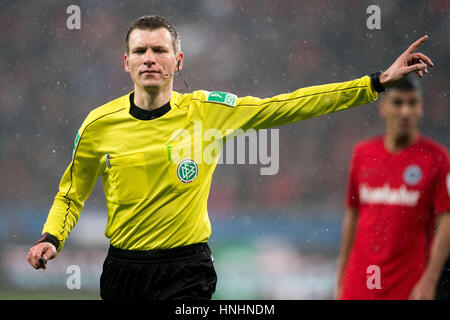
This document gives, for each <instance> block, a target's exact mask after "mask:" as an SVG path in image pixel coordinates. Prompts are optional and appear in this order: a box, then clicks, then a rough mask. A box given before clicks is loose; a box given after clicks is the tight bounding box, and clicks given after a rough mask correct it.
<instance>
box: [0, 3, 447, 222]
mask: <svg viewBox="0 0 450 320" xmlns="http://www.w3.org/2000/svg"><path fill="white" fill-rule="evenodd" d="M70 4H77V5H79V7H80V9H81V29H80V30H68V29H67V27H66V19H67V17H68V16H69V15H68V14H67V13H66V8H67V7H68V6H69V5H70ZM370 4H372V3H370V1H356V0H352V1H323V0H321V1H294V0H283V1H256V0H253V1H238V0H232V1H219V0H214V1H213V0H204V1H197V0H194V1H187V0H186V1H122V2H120V1H115V2H108V1H106V0H105V1H71V2H69V1H39V2H38V1H20V2H18V1H12V0H11V1H2V2H1V4H0V48H1V49H0V73H1V75H2V76H1V77H0V211H1V214H0V225H2V224H3V226H4V227H5V226H7V225H9V224H10V223H11V222H14V221H16V220H20V215H21V214H26V213H29V212H33V211H38V212H41V213H42V218H41V220H42V221H43V219H45V216H46V214H47V212H48V209H49V208H50V206H51V203H52V201H53V198H54V196H55V195H56V192H57V188H58V183H59V181H60V178H61V176H62V174H63V172H64V170H65V169H66V167H67V165H68V164H69V162H70V159H71V154H72V146H73V141H74V139H75V135H76V131H77V130H78V128H79V127H80V125H81V123H82V122H83V120H84V118H85V117H86V115H87V114H88V113H89V111H90V110H91V109H93V108H95V107H98V106H100V105H102V104H104V103H106V102H108V101H110V100H112V99H114V98H116V97H119V96H121V95H124V94H127V93H128V92H130V91H131V90H132V82H131V80H130V78H129V75H128V74H127V73H125V72H124V70H123V53H124V50H125V45H124V37H125V33H126V31H127V29H128V26H129V25H130V24H131V22H132V21H133V20H135V19H136V18H138V17H140V16H143V15H147V14H159V15H163V16H166V17H168V18H169V19H170V20H171V21H172V22H173V23H174V24H175V25H176V27H177V29H178V31H179V33H180V34H181V41H182V43H181V46H182V51H183V52H184V54H185V60H184V69H183V72H182V73H183V76H184V77H185V78H186V81H187V83H188V85H189V90H198V89H205V90H218V91H227V92H233V93H235V94H237V95H238V96H244V95H252V96H258V97H269V96H272V95H275V94H279V93H285V92H289V91H293V90H295V89H297V88H300V87H305V86H310V85H316V84H323V83H328V82H338V81H346V80H350V79H354V78H357V77H360V76H363V75H366V74H368V73H371V72H374V71H377V70H383V69H384V68H387V67H388V66H389V65H390V64H391V63H392V62H393V61H394V59H395V58H396V57H397V56H398V55H399V54H400V53H401V52H403V50H404V49H406V47H407V46H409V44H410V43H411V42H413V41H414V40H415V39H417V38H419V37H420V36H421V35H423V34H429V35H430V40H429V42H428V43H427V44H426V45H425V46H424V47H423V52H424V53H425V54H427V55H428V56H430V58H431V59H432V61H433V62H434V63H435V64H436V67H435V68H433V69H432V70H430V74H429V76H427V77H426V78H425V79H424V80H422V85H423V90H424V104H425V116H424V119H423V121H422V124H421V129H422V132H423V133H424V134H426V135H428V136H431V137H433V138H435V139H437V140H438V141H440V142H441V143H443V144H444V145H446V146H447V147H448V146H449V145H450V139H449V136H450V135H449V131H448V121H449V119H450V117H449V112H450V111H449V105H448V95H449V94H450V93H449V87H448V86H449V70H450V59H449V58H448V52H449V50H448V44H449V43H450V22H449V21H450V20H449V11H448V9H449V3H448V1H445V0H428V1H418V0H417V1H406V0H403V1H395V2H393V1H380V2H379V6H380V9H381V29H380V30H369V29H368V28H367V26H366V20H367V18H368V17H369V14H367V13H366V8H367V7H368V6H369V5H370ZM175 90H180V91H183V90H185V87H184V83H183V82H182V81H181V80H180V78H178V77H177V78H176V79H175ZM383 128H384V126H383V122H382V121H381V119H379V117H378V114H377V107H376V103H373V104H372V105H369V106H363V107H359V108H357V109H354V110H351V111H343V112H339V113H336V114H332V115H329V116H324V117H320V118H316V119H310V120H307V121H303V122H300V123H296V124H292V125H288V126H283V127H280V128H279V129H280V149H279V151H280V155H279V159H280V168H279V172H278V174H276V175H272V176H262V175H260V167H261V166H263V165H262V164H260V165H219V166H218V168H217V170H216V172H215V174H214V178H213V184H212V190H211V194H210V199H209V211H210V214H211V215H213V216H228V215H231V214H233V212H236V211H238V210H241V209H246V210H247V209H248V210H250V211H252V212H255V214H257V213H258V212H264V211H265V210H266V209H273V210H279V211H280V212H282V211H283V210H290V212H292V210H293V211H294V212H298V213H299V214H302V212H308V210H310V209H311V208H314V207H317V206H319V207H322V208H324V210H328V211H329V212H330V214H334V215H336V214H341V213H342V208H343V206H344V196H345V191H346V185H347V172H348V161H349V159H350V155H351V150H352V147H353V145H354V144H355V143H356V142H357V141H359V140H361V139H364V138H368V137H370V136H372V135H376V134H382V133H383ZM88 202H89V203H91V205H94V206H98V207H101V205H102V203H103V202H104V197H103V195H102V188H101V187H98V185H97V187H96V188H95V189H94V192H93V194H92V195H91V198H90V199H89V200H88ZM24 223H25V224H26V222H24Z"/></svg>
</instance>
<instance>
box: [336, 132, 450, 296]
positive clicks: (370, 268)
mask: <svg viewBox="0 0 450 320" xmlns="http://www.w3.org/2000/svg"><path fill="white" fill-rule="evenodd" d="M449 172H450V161H449V156H448V152H447V149H446V148H445V147H444V146H442V145H440V144H438V143H436V142H434V141H432V140H431V139H429V138H425V137H423V136H419V137H418V138H417V140H416V141H415V143H414V144H413V145H411V146H409V147H407V148H405V149H404V150H402V151H401V152H399V153H390V152H388V151H387V150H386V149H385V147H384V143H383V137H376V138H373V139H370V140H367V141H364V142H362V143H360V144H358V145H357V146H356V147H355V149H354V151H353V158H352V163H351V168H350V175H349V185H348V194H347V205H348V206H349V207H350V208H353V209H355V210H357V211H358V224H357V229H356V235H355V240H354V243H353V247H352V250H351V253H350V256H349V259H348V261H347V265H346V268H345V273H344V279H343V288H342V297H341V298H342V299H364V300H366V299H408V297H409V294H410V292H411V290H412V289H413V288H414V286H415V284H416V283H417V281H418V280H419V278H420V276H421V275H422V273H423V271H424V270H425V266H426V263H427V260H428V255H429V250H430V246H431V240H432V236H433V231H434V220H435V218H436V217H437V215H439V214H441V213H444V212H447V211H449V210H450V173H449ZM377 273H378V274H377ZM377 277H378V278H377Z"/></svg>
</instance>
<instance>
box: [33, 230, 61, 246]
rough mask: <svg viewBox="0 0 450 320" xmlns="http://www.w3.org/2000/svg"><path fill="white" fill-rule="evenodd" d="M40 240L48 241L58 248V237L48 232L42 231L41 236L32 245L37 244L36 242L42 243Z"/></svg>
mask: <svg viewBox="0 0 450 320" xmlns="http://www.w3.org/2000/svg"><path fill="white" fill-rule="evenodd" d="M42 242H50V243H51V244H52V245H54V246H55V248H56V250H58V248H59V240H58V238H57V237H55V236H54V235H52V234H50V233H48V232H46V233H44V234H43V235H42V236H41V238H40V239H39V240H38V241H37V242H36V243H35V244H34V245H37V244H38V243H42Z"/></svg>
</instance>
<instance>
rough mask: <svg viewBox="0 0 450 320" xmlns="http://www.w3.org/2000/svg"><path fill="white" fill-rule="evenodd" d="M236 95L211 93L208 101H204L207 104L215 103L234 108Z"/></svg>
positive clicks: (219, 92)
mask: <svg viewBox="0 0 450 320" xmlns="http://www.w3.org/2000/svg"><path fill="white" fill-rule="evenodd" d="M236 98H237V97H236V95H234V94H232V93H228V92H221V91H213V92H211V93H210V94H209V95H208V99H206V101H208V102H217V103H221V104H224V105H227V106H230V107H234V104H235V102H236Z"/></svg>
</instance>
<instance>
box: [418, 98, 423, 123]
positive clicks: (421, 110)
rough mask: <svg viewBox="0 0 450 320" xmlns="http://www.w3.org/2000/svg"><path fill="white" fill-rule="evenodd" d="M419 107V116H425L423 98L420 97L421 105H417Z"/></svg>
mask: <svg viewBox="0 0 450 320" xmlns="http://www.w3.org/2000/svg"><path fill="white" fill-rule="evenodd" d="M417 107H418V108H419V118H422V117H423V100H422V99H420V101H419V105H418V106H417Z"/></svg>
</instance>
